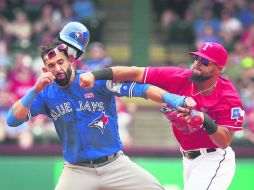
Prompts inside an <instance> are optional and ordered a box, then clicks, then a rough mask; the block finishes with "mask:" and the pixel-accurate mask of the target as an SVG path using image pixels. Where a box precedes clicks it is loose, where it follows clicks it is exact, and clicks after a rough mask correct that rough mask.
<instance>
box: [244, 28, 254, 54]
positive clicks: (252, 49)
mask: <svg viewBox="0 0 254 190" xmlns="http://www.w3.org/2000/svg"><path fill="white" fill-rule="evenodd" d="M241 41H242V42H243V43H244V44H245V45H246V46H247V48H248V52H249V54H250V55H252V56H254V23H252V24H251V25H249V27H248V28H247V30H245V31H243V34H242V36H241Z"/></svg>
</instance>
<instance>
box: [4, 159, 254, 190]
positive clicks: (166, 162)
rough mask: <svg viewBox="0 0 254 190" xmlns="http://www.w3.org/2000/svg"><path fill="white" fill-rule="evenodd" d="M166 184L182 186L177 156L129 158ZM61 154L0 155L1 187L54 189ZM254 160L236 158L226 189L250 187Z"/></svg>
mask: <svg viewBox="0 0 254 190" xmlns="http://www.w3.org/2000/svg"><path fill="white" fill-rule="evenodd" d="M132 160H133V161H134V162H136V163H137V164H138V165H140V166H142V167H143V168H145V169H147V170H148V171H150V172H151V173H152V174H153V175H154V176H156V177H157V179H158V180H159V181H160V182H161V184H163V185H164V186H165V187H169V188H170V187H171V188H175V189H179V190H180V189H182V186H183V185H182V184H183V179H182V163H181V159H178V158H175V159H174V158H167V159H166V158H144V157H142V158H132ZM62 166H63V161H62V158H61V157H32V156H31V157H27V156H17V157H13V156H12V157H3V156H2V157H0V189H1V190H35V189H36V190H53V189H54V186H55V184H56V183H57V180H58V176H59V175H60V173H61V170H62ZM253 176H254V159H238V160H237V168H236V175H235V177H234V180H233V183H232V185H231V187H230V188H229V190H239V189H244V190H252V189H253V183H252V179H253Z"/></svg>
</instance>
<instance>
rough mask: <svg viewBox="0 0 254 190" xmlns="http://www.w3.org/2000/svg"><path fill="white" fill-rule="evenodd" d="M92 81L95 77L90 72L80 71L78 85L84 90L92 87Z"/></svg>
mask: <svg viewBox="0 0 254 190" xmlns="http://www.w3.org/2000/svg"><path fill="white" fill-rule="evenodd" d="M94 83H95V78H94V75H93V74H92V73H91V72H87V73H82V74H81V75H80V76H79V85H80V86H81V87H82V88H83V89H85V90H88V89H91V88H93V86H94Z"/></svg>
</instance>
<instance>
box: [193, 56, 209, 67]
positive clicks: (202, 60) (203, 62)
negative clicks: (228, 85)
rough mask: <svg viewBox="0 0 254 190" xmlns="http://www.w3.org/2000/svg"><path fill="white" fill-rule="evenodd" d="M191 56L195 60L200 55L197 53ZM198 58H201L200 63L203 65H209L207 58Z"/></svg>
mask: <svg viewBox="0 0 254 190" xmlns="http://www.w3.org/2000/svg"><path fill="white" fill-rule="evenodd" d="M193 57H194V60H195V61H197V60H198V59H199V57H200V56H199V55H194V56H193ZM200 58H201V61H200V62H201V63H202V65H205V66H208V65H209V60H208V59H206V58H203V57H200Z"/></svg>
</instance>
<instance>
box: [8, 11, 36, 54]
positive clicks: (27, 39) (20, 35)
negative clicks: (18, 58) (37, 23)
mask: <svg viewBox="0 0 254 190" xmlns="http://www.w3.org/2000/svg"><path fill="white" fill-rule="evenodd" d="M3 24H4V27H3V28H4V31H5V34H6V35H7V36H8V38H9V41H10V42H11V43H10V45H12V46H13V47H16V48H23V49H26V48H29V47H30V45H31V38H32V24H31V22H30V21H29V20H28V18H27V15H26V13H25V12H23V11H21V10H18V11H16V12H15V19H14V21H12V22H9V21H7V20H5V22H4V23H3Z"/></svg>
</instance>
